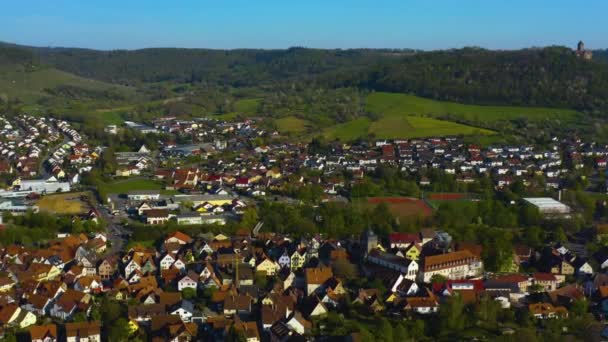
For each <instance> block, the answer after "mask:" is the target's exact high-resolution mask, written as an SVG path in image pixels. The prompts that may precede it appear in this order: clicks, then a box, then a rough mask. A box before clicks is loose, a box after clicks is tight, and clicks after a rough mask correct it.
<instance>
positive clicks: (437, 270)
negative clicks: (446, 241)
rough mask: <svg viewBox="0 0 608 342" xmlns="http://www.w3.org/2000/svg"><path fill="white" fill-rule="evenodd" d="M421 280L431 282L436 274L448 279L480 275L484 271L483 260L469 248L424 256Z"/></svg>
mask: <svg viewBox="0 0 608 342" xmlns="http://www.w3.org/2000/svg"><path fill="white" fill-rule="evenodd" d="M421 270H422V271H421V272H420V274H419V275H420V280H422V281H423V282H425V283H430V282H431V278H432V277H433V276H434V275H436V274H437V275H441V276H443V277H445V278H447V279H465V278H473V277H479V276H481V275H482V273H483V262H482V261H481V260H480V259H479V258H478V257H477V256H475V255H474V254H473V253H471V252H469V251H468V250H462V251H458V252H451V253H445V254H439V255H432V256H427V257H425V258H424V261H423V267H422V269H421Z"/></svg>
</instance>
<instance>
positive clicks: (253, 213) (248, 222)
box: [241, 207, 259, 229]
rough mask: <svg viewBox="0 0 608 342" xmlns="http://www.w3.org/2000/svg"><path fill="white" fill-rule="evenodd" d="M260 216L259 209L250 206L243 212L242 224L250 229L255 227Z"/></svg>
mask: <svg viewBox="0 0 608 342" xmlns="http://www.w3.org/2000/svg"><path fill="white" fill-rule="evenodd" d="M258 221H259V216H258V211H257V210H256V209H255V208H254V207H248V208H247V209H245V211H244V212H243V216H242V217H241V225H242V226H243V227H245V228H248V229H253V227H254V226H255V225H256V224H257V223H258Z"/></svg>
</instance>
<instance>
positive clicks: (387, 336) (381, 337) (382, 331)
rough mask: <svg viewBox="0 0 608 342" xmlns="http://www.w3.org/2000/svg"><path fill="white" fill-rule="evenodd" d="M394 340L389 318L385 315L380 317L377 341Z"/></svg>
mask: <svg viewBox="0 0 608 342" xmlns="http://www.w3.org/2000/svg"><path fill="white" fill-rule="evenodd" d="M393 340H394V339H393V327H392V326H391V323H390V322H389V321H388V319H386V318H384V317H383V318H381V319H380V324H379V325H378V332H377V334H376V341H381V342H393Z"/></svg>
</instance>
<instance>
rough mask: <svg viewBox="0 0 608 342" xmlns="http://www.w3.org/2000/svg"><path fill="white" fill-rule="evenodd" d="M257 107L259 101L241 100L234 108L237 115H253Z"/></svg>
mask: <svg viewBox="0 0 608 342" xmlns="http://www.w3.org/2000/svg"><path fill="white" fill-rule="evenodd" d="M259 105H260V99H243V100H238V101H237V102H236V104H235V105H234V107H235V109H236V111H237V112H238V113H242V114H250V115H255V114H256V113H257V111H258V107H259Z"/></svg>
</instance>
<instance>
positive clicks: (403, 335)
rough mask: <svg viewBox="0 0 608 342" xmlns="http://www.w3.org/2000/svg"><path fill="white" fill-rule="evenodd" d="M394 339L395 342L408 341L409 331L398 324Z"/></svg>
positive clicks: (394, 331) (401, 324)
mask: <svg viewBox="0 0 608 342" xmlns="http://www.w3.org/2000/svg"><path fill="white" fill-rule="evenodd" d="M393 338H394V340H395V341H406V340H407V339H408V338H409V335H408V333H407V329H406V328H405V326H404V325H403V323H400V322H397V323H396V324H395V327H394V329H393Z"/></svg>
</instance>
